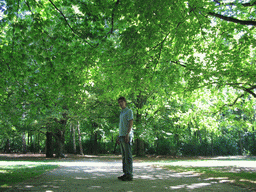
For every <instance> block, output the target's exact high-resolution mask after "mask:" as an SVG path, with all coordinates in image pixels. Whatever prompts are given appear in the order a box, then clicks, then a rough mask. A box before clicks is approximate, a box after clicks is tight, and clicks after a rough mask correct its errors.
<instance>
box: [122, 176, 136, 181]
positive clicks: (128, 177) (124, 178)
mask: <svg viewBox="0 0 256 192" xmlns="http://www.w3.org/2000/svg"><path fill="white" fill-rule="evenodd" d="M132 179H133V178H132V177H131V176H125V177H123V178H122V179H121V180H122V181H132Z"/></svg>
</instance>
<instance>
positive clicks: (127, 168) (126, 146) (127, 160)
mask: <svg viewBox="0 0 256 192" xmlns="http://www.w3.org/2000/svg"><path fill="white" fill-rule="evenodd" d="M119 141H120V147H121V153H122V163H123V172H124V174H125V175H127V176H129V177H133V173H132V172H133V165H132V149H131V138H130V141H129V143H126V142H125V137H123V136H120V137H119Z"/></svg>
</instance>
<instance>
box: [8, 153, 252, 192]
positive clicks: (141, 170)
mask: <svg viewBox="0 0 256 192" xmlns="http://www.w3.org/2000/svg"><path fill="white" fill-rule="evenodd" d="M58 164H59V163H58ZM60 165H61V166H60V168H58V169H55V170H53V171H50V172H47V173H45V174H43V175H41V176H39V177H37V178H34V179H31V180H27V181H25V182H22V183H19V184H17V185H15V186H13V187H12V188H11V189H8V190H7V191H8V192H11V191H12V192H14V191H15V192H16V191H45V192H60V191H74V192H80V191H83V192H84V191H95V192H97V191H127V192H128V191H129V192H131V191H133V192H137V191H138V192H142V191H145V192H152V191H157V192H159V191H203V192H208V191H220V192H226V191H230V192H242V191H249V190H248V189H244V188H241V187H238V186H235V185H232V184H230V183H229V181H228V180H226V179H225V178H219V179H211V178H208V179H202V178H200V175H196V174H193V173H187V172H186V173H177V172H172V171H168V170H165V169H161V168H157V167H155V166H152V163H140V162H135V163H134V180H133V181H126V182H124V181H120V180H118V179H117V177H118V176H120V175H121V174H122V172H121V170H122V167H121V160H120V159H111V160H104V159H95V158H86V159H83V160H81V159H77V160H70V159H66V160H63V161H62V162H61V163H60Z"/></svg>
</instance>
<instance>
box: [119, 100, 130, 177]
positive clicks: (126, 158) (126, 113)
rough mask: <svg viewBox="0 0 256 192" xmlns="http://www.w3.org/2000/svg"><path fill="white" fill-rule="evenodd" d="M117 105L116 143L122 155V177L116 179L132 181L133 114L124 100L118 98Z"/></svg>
mask: <svg viewBox="0 0 256 192" xmlns="http://www.w3.org/2000/svg"><path fill="white" fill-rule="evenodd" d="M118 104H119V106H120V107H121V109H122V111H121V114H120V121H119V137H118V138H117V143H118V144H120V147H121V153H122V163H123V172H124V175H122V176H120V177H118V179H120V180H122V181H132V179H133V174H132V171H133V165H132V149H131V141H132V137H133V131H132V125H133V113H132V110H131V109H128V108H127V107H126V104H127V103H126V99H125V98H124V97H120V98H119V99H118Z"/></svg>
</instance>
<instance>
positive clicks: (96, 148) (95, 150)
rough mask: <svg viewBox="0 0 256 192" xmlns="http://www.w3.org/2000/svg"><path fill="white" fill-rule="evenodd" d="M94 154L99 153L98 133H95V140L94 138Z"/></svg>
mask: <svg viewBox="0 0 256 192" xmlns="http://www.w3.org/2000/svg"><path fill="white" fill-rule="evenodd" d="M93 154H94V155H98V133H97V132H95V133H94V140H93Z"/></svg>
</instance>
